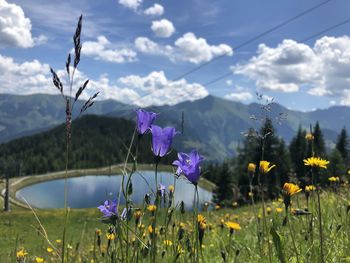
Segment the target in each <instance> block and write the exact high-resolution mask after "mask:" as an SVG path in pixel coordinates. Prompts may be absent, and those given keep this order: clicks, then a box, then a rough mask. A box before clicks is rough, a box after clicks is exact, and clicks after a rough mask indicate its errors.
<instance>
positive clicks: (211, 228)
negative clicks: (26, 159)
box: [0, 188, 350, 263]
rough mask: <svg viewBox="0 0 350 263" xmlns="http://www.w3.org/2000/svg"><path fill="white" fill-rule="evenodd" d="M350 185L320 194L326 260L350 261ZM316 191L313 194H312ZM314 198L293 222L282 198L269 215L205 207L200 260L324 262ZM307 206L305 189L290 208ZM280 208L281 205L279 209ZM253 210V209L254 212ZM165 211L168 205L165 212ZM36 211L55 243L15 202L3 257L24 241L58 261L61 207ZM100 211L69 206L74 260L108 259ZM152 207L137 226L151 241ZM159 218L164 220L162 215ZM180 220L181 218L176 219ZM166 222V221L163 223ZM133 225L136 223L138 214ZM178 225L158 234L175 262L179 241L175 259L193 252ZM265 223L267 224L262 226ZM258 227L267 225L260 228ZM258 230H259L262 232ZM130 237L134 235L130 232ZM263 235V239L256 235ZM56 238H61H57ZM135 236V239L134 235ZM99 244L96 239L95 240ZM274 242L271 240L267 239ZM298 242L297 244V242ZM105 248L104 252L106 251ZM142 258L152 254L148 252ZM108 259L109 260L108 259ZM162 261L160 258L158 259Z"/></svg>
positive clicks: (1, 243) (1, 218)
mask: <svg viewBox="0 0 350 263" xmlns="http://www.w3.org/2000/svg"><path fill="white" fill-rule="evenodd" d="M348 190H349V189H348V188H343V189H342V190H341V191H340V192H339V191H338V192H337V193H335V192H333V191H324V192H323V193H322V195H321V204H322V220H323V223H322V227H323V238H324V240H323V242H324V244H323V248H324V257H325V262H348V259H349V258H348V251H349V247H350V241H349V240H350V234H349V230H350V228H349V224H348V222H349V221H348V220H349V215H348V213H347V211H348V210H347V202H346V200H345V197H346V193H347V191H348ZM314 197H315V199H314ZM314 197H312V198H311V199H310V203H309V209H310V211H311V212H312V214H310V215H300V216H296V215H293V214H292V213H290V212H289V215H288V216H289V224H287V225H283V219H284V210H283V207H284V205H283V203H282V202H281V201H277V200H276V201H275V202H272V203H268V204H267V205H266V209H267V211H268V212H266V219H265V220H264V218H263V217H262V209H261V204H256V206H255V208H254V207H252V206H246V207H242V208H234V209H218V210H215V211H210V212H203V213H202V214H203V215H204V216H205V217H206V223H207V224H206V229H205V233H204V237H203V245H202V249H201V253H202V255H201V259H200V261H201V262H202V260H203V262H224V261H223V259H222V255H225V257H226V259H227V262H262V263H264V262H269V255H270V256H271V260H272V261H271V262H315V263H316V262H321V259H320V236H319V231H318V227H319V225H318V215H317V212H316V210H317V209H316V196H314ZM305 206H306V203H305V198H304V194H303V193H299V194H298V195H297V196H293V205H292V208H293V209H294V208H304V207H305ZM281 208H282V210H281V211H280V210H279V209H281ZM254 211H255V212H254ZM161 213H162V214H163V215H164V211H163V212H161ZM37 215H38V217H39V218H40V220H41V223H42V225H43V226H44V227H45V229H46V231H47V233H48V237H49V240H50V241H51V242H52V245H50V244H48V242H47V241H46V240H45V239H44V238H43V237H42V236H41V235H40V234H39V233H38V229H40V227H39V225H38V222H37V221H36V219H35V218H34V215H33V214H32V212H30V211H26V210H23V209H18V208H15V209H14V210H13V211H12V212H10V213H3V212H0V225H1V228H0V237H1V238H0V247H1V248H2V249H1V250H0V259H1V262H4V263H6V262H14V258H15V251H16V250H18V249H19V248H21V247H23V248H25V250H26V251H27V252H28V255H27V261H26V262H33V260H34V257H35V256H38V257H43V258H45V260H46V261H45V262H58V261H59V260H58V256H57V255H55V254H54V253H52V252H48V251H47V248H48V247H53V246H55V247H57V249H58V250H60V247H61V245H62V244H61V243H59V240H61V238H62V228H63V227H62V225H63V222H64V219H63V218H64V211H63V210H40V211H37ZM100 215H101V214H100V213H99V211H98V210H97V209H93V208H92V209H74V210H71V212H70V217H69V224H68V239H67V240H68V243H69V255H70V262H78V259H79V258H81V260H82V261H83V262H91V260H92V259H93V257H94V254H95V255H96V261H97V262H105V261H106V260H107V258H108V256H107V255H106V249H107V238H106V231H107V226H106V225H104V224H102V223H101V222H99V218H100ZM150 215H151V213H150V212H149V211H147V210H145V211H144V217H143V219H142V224H143V225H144V226H145V227H144V228H143V227H141V228H140V229H139V230H138V231H139V233H140V237H142V235H143V233H145V235H144V237H142V240H143V241H144V242H146V243H147V240H149V239H150V235H149V232H148V230H147V228H148V225H149V218H150ZM175 218H176V220H180V221H182V222H184V223H185V229H188V230H189V232H188V233H190V229H191V227H190V225H191V222H192V221H191V220H192V219H191V218H192V215H191V213H186V214H185V215H181V214H180V213H179V212H177V213H176V214H175V215H174V220H175ZM229 221H234V222H238V223H239V224H240V226H241V228H242V229H241V230H237V231H235V232H234V233H233V234H232V235H230V231H229V229H228V228H227V226H226V225H225V222H229ZM159 222H163V219H162V217H160V218H159ZM177 222H178V221H177ZM160 224H163V223H160ZM129 225H130V226H131V227H132V228H133V227H134V225H135V223H134V218H132V219H131V221H130V222H129ZM96 229H101V231H102V234H101V251H100V249H99V247H98V245H97V243H96V242H97V241H96V235H95V231H96ZM178 229H179V226H178V225H175V226H174V228H173V227H172V226H171V224H170V226H169V228H168V236H165V234H164V233H163V234H160V237H159V238H160V242H159V243H158V246H159V248H160V251H163V252H162V253H159V255H158V256H159V258H158V259H159V260H161V254H164V256H163V259H162V260H163V261H164V262H172V261H173V260H174V258H173V257H172V255H174V254H176V252H175V251H176V250H177V249H178V246H181V253H180V254H179V256H178V257H177V260H176V262H186V260H188V258H189V254H190V253H189V252H188V248H187V247H186V245H185V244H186V242H185V240H186V235H187V232H186V234H185V237H184V239H183V240H179V239H178V237H179V236H178ZM264 229H265V230H264ZM260 231H263V232H264V234H262V233H261V232H260ZM258 233H260V234H259V235H258ZM130 235H131V237H132V236H134V235H133V234H132V233H130ZM258 236H260V241H259V239H258ZM165 239H166V240H171V242H172V244H171V245H166V244H164V243H163V240H165ZM56 240H58V242H56ZM131 240H133V239H132V238H131ZM137 242H138V241H137V240H136V241H132V243H130V246H131V248H132V249H134V248H135V247H136V246H138V245H137ZM94 244H95V245H94ZM268 244H270V245H268ZM293 244H294V245H293ZM101 252H102V253H104V255H105V256H102V255H103V254H102V253H101ZM144 258H148V255H145V256H144ZM108 262H109V261H108ZM158 262H159V261H158Z"/></svg>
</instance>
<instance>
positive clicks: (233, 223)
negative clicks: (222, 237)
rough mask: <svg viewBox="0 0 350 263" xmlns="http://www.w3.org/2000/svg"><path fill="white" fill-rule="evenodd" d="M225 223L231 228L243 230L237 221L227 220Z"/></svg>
mask: <svg viewBox="0 0 350 263" xmlns="http://www.w3.org/2000/svg"><path fill="white" fill-rule="evenodd" d="M225 225H226V226H227V228H228V229H230V230H241V229H242V228H241V226H240V225H239V224H238V223H235V222H231V221H229V222H226V223H225Z"/></svg>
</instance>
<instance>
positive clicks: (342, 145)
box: [335, 127, 349, 163]
mask: <svg viewBox="0 0 350 263" xmlns="http://www.w3.org/2000/svg"><path fill="white" fill-rule="evenodd" d="M335 147H336V149H337V150H338V151H339V153H340V154H341V157H342V159H343V161H344V162H345V163H348V161H349V138H348V134H347V132H346V129H345V127H344V128H343V129H342V130H341V132H340V134H339V135H338V139H337V142H336V146H335Z"/></svg>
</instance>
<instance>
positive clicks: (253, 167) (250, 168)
mask: <svg viewBox="0 0 350 263" xmlns="http://www.w3.org/2000/svg"><path fill="white" fill-rule="evenodd" d="M255 170H256V164H255V163H248V172H250V173H254V172H255Z"/></svg>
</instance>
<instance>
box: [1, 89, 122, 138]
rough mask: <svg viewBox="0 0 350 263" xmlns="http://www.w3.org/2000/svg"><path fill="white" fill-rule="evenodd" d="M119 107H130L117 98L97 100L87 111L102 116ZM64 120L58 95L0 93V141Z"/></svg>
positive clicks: (62, 104)
mask: <svg viewBox="0 0 350 263" xmlns="http://www.w3.org/2000/svg"><path fill="white" fill-rule="evenodd" d="M83 103H84V101H78V102H77V105H76V107H75V109H76V111H75V113H77V111H78V110H79V109H80V107H81V105H82V104H83ZM118 108H129V107H128V106H126V105H124V104H122V103H119V102H117V101H113V100H106V101H101V102H99V103H96V105H94V107H92V108H90V109H88V113H93V114H98V115H103V114H106V113H108V112H111V111H114V110H116V109H118ZM75 115H76V114H75ZM73 116H74V115H73ZM64 121H65V103H64V100H63V99H62V97H61V95H46V94H35V95H28V96H21V95H9V94H0V142H4V141H8V140H11V139H14V138H18V137H22V136H24V135H30V134H33V133H38V132H41V131H45V130H47V129H49V128H52V127H53V126H55V125H58V124H60V123H63V122H64Z"/></svg>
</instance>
